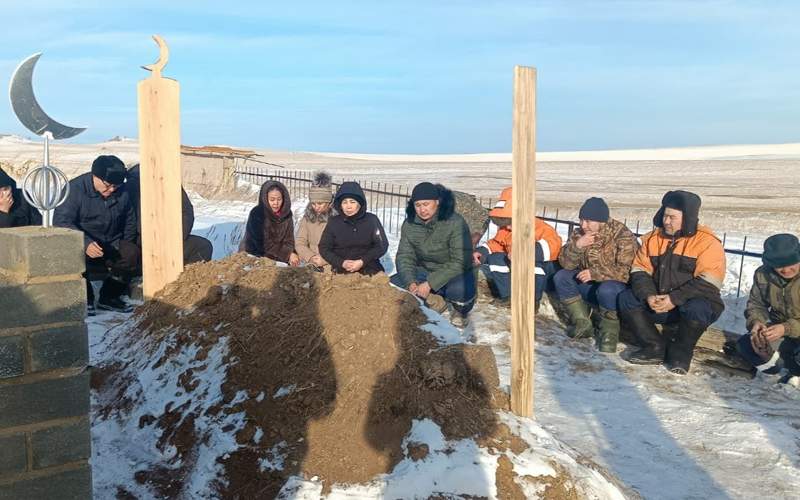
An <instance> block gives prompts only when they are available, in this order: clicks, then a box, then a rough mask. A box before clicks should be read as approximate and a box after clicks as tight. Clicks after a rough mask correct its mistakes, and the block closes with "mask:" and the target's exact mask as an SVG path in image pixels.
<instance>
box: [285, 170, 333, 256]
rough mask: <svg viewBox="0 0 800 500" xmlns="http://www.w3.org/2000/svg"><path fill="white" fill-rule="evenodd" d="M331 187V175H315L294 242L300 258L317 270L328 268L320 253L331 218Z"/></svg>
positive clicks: (322, 173) (325, 173)
mask: <svg viewBox="0 0 800 500" xmlns="http://www.w3.org/2000/svg"><path fill="white" fill-rule="evenodd" d="M331 187H332V186H331V176H330V174H328V173H327V172H317V173H316V174H314V180H313V181H312V183H311V188H310V189H309V190H308V205H306V211H305V213H304V214H303V218H302V219H300V225H299V227H298V228H297V237H296V238H295V242H294V244H295V251H296V252H297V255H299V256H300V260H301V261H303V262H304V263H305V264H306V265H310V266H313V267H314V269H317V270H322V269H323V268H325V266H328V263H327V262H326V261H325V259H324V258H322V255H320V253H319V240H320V239H321V238H322V232H323V231H324V230H325V226H327V225H328V219H329V218H330V217H331V202H332V201H333V193H331Z"/></svg>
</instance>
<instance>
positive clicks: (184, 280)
mask: <svg viewBox="0 0 800 500" xmlns="http://www.w3.org/2000/svg"><path fill="white" fill-rule="evenodd" d="M136 318H137V319H136V322H137V324H136V327H135V328H134V329H133V330H132V332H131V335H134V336H140V337H139V341H144V345H148V346H150V350H151V351H152V354H151V355H150V356H151V357H150V358H149V360H148V365H147V369H148V370H150V369H156V368H159V367H164V366H168V365H178V364H180V363H183V362H184V361H181V360H182V359H184V358H185V357H186V353H187V352H190V355H191V360H190V362H188V363H185V365H182V366H180V367H179V368H178V372H177V373H178V376H177V380H176V382H175V384H176V387H175V388H174V389H170V390H174V391H175V396H179V395H180V396H181V397H182V399H179V398H176V399H175V401H170V402H169V403H167V404H165V405H164V406H163V408H159V407H156V405H151V406H153V407H154V410H153V411H151V412H150V413H148V414H147V415H143V416H142V417H140V418H139V422H138V426H139V428H140V429H147V428H152V429H153V431H154V432H156V433H157V435H158V436H159V438H158V444H157V446H158V448H159V450H162V451H163V455H164V459H163V463H162V464H160V465H159V466H156V467H150V468H149V469H147V470H141V471H140V473H139V474H138V475H137V479H138V480H140V482H142V483H145V482H146V484H147V485H148V487H150V488H154V489H155V490H156V491H157V492H158V493H159V494H161V495H164V496H169V497H173V496H176V495H181V494H187V492H188V490H187V489H186V488H187V485H188V484H190V483H191V477H192V474H194V473H195V472H196V470H195V469H197V468H198V467H199V466H200V463H201V462H202V461H203V460H202V459H201V458H199V457H200V456H201V455H202V454H201V453H200V452H199V451H198V450H199V449H200V448H201V447H203V446H208V443H209V441H211V440H213V439H215V437H214V436H210V435H208V434H204V433H203V432H200V430H199V425H198V422H200V421H203V422H206V421H210V420H214V421H225V418H228V417H230V416H232V415H240V416H241V418H239V417H237V418H238V420H236V422H239V423H238V424H234V423H228V424H226V425H225V426H224V427H222V431H223V432H227V433H231V434H232V435H233V436H235V441H236V446H234V447H233V448H232V450H233V451H231V452H230V453H227V454H226V455H224V457H222V458H221V459H219V460H218V462H221V464H222V465H223V467H224V472H223V474H222V477H221V480H220V481H218V484H217V489H218V491H219V494H220V495H221V496H222V497H223V498H271V497H274V496H275V495H277V493H278V492H279V491H280V489H281V488H282V487H283V485H284V484H285V483H286V481H287V479H288V478H289V477H291V476H294V475H300V476H304V477H309V478H310V477H314V476H317V477H318V478H320V479H322V480H323V481H324V484H325V487H326V488H329V487H330V486H331V485H332V484H335V483H361V482H366V481H369V480H371V479H372V478H374V477H375V476H376V475H378V474H381V473H385V472H390V471H391V470H392V469H393V467H394V466H395V465H396V464H397V463H398V462H400V460H402V459H403V458H404V457H405V454H406V453H407V452H408V450H404V449H403V446H402V442H403V438H404V436H406V434H407V433H408V432H409V430H410V429H411V426H412V421H413V420H415V419H416V420H419V419H426V418H427V419H430V420H432V421H433V422H435V423H436V424H438V425H439V426H440V427H441V429H442V432H443V434H444V436H445V437H446V438H447V439H461V438H468V437H476V438H487V439H488V437H489V436H492V435H493V434H495V433H496V430H497V428H498V425H497V420H496V418H497V412H496V410H499V409H506V408H507V407H508V400H507V395H506V394H505V393H504V392H502V391H500V390H498V389H497V387H498V376H497V368H496V366H495V359H494V355H493V354H492V352H491V350H490V349H489V348H488V347H481V346H472V345H465V344H460V343H448V342H446V341H443V340H442V339H437V338H436V337H435V336H434V335H432V334H431V332H429V331H426V329H424V328H423V325H425V324H426V323H427V318H426V316H425V314H424V313H423V312H422V311H421V310H420V306H419V304H418V302H417V300H416V299H415V298H413V297H412V296H411V295H409V294H407V293H404V292H402V291H400V290H398V289H396V288H394V287H392V286H390V285H389V282H388V278H387V277H386V276H384V275H380V276H375V277H364V276H360V275H352V276H342V275H330V274H322V273H316V272H313V271H311V270H310V269H307V268H286V267H276V266H275V265H274V263H272V262H271V261H269V260H266V259H257V258H253V257H250V256H246V255H243V254H237V255H234V256H231V257H229V258H226V259H224V260H221V261H214V262H210V263H204V264H196V265H192V266H189V267H187V269H186V271H185V272H184V273H183V274H182V275H181V277H180V279H179V280H178V281H176V282H174V283H172V284H171V285H169V286H168V287H167V288H166V289H165V290H164V291H163V292H162V293H160V294H159V295H158V296H157V297H156V299H155V300H153V301H151V302H148V303H147V304H145V305H144V306H142V307H140V308H139V309H138V310H137V312H136ZM222 344H225V345H227V351H226V354H225V356H224V358H222V362H221V364H220V365H219V366H224V367H226V369H227V372H226V374H225V377H224V381H223V382H222V394H221V397H220V399H219V401H216V402H214V404H213V405H211V406H209V405H203V404H197V401H198V400H199V399H202V398H209V397H210V396H208V394H209V393H208V389H207V388H206V387H207V385H208V384H206V383H204V380H205V378H207V375H208V374H207V373H206V372H207V371H209V370H211V369H212V367H213V366H215V365H214V362H213V359H214V358H215V356H217V354H216V353H217V351H218V348H219V346H220V345H222ZM189 348H191V350H190V351H187V349H189ZM142 366H145V364H144V363H143V364H142ZM100 368H101V369H100V370H98V373H102V377H97V379H96V381H95V390H97V391H98V392H100V393H104V392H106V393H109V394H114V395H115V396H113V397H111V398H110V399H109V400H108V401H107V406H112V407H114V409H113V410H109V408H108V407H106V408H102V409H101V413H102V414H104V415H105V416H106V417H107V416H108V415H109V414H112V413H113V411H126V410H127V409H128V408H129V407H130V404H131V403H130V401H126V399H130V398H132V397H133V398H135V397H136V396H135V394H134V396H124V395H123V393H124V392H125V391H126V390H127V389H125V387H127V386H129V385H130V384H132V383H134V381H132V380H126V379H125V377H128V378H131V377H132V375H131V372H132V370H130V369H128V370H126V369H125V365H124V363H121V362H120V361H119V360H116V361H114V364H112V363H111V362H109V365H108V366H106V367H100ZM136 377H137V378H139V379H141V378H142V377H143V375H136ZM121 388H122V389H121ZM127 392H128V393H130V392H131V391H130V390H127ZM100 399H101V400H102V399H103V398H100ZM209 404H210V403H209ZM213 465H214V464H211V465H208V467H211V466H213Z"/></svg>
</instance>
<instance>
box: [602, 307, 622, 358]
mask: <svg viewBox="0 0 800 500" xmlns="http://www.w3.org/2000/svg"><path fill="white" fill-rule="evenodd" d="M617 342H619V318H618V317H617V311H613V310H610V309H605V308H603V307H601V308H600V320H599V321H598V323H597V349H598V350H599V351H600V352H610V353H614V352H617Z"/></svg>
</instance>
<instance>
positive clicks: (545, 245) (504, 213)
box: [473, 187, 561, 309]
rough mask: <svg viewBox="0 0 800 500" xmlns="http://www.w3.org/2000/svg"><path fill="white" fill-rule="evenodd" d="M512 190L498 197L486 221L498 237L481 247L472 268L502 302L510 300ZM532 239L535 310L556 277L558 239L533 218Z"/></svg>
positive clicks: (545, 224) (538, 219)
mask: <svg viewBox="0 0 800 500" xmlns="http://www.w3.org/2000/svg"><path fill="white" fill-rule="evenodd" d="M511 195H512V190H511V188H510V187H509V188H505V189H504V190H503V192H502V193H500V198H499V199H498V200H497V203H496V204H495V206H494V208H493V209H492V210H491V211H490V212H489V217H490V218H491V220H492V222H493V223H494V224H495V225H496V226H497V228H498V229H497V233H495V235H494V237H493V238H491V239H490V240H488V241H487V242H486V243H484V244H482V245H480V246H479V247H478V249H477V250H476V251H475V253H474V254H473V259H474V263H475V265H479V266H480V268H481V271H482V272H483V274H484V275H485V276H486V280H487V281H488V282H489V288H490V290H491V291H492V295H493V296H494V297H496V298H497V299H499V300H500V301H502V302H508V300H509V298H510V297H511V235H512V232H511V215H512V209H511ZM534 233H535V234H534V238H535V239H536V250H535V254H536V255H535V259H536V297H535V299H536V308H537V309H538V308H539V303H540V302H541V300H542V296H543V294H544V292H545V290H547V289H548V288H549V287H551V286H552V278H553V275H555V273H556V270H557V269H556V266H557V264H558V254H559V253H560V252H561V236H559V235H558V233H557V232H556V230H555V229H553V227H552V226H551V225H550V224H548V223H546V222H545V221H543V220H542V219H540V218H538V217H536V218H535V226H534Z"/></svg>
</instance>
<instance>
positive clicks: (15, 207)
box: [0, 168, 42, 228]
mask: <svg viewBox="0 0 800 500" xmlns="http://www.w3.org/2000/svg"><path fill="white" fill-rule="evenodd" d="M41 225H42V214H40V213H39V211H38V210H37V209H36V208H35V207H33V206H31V205H30V204H29V203H28V202H27V200H25V197H24V196H23V195H22V190H21V189H19V188H17V182H16V181H15V180H14V179H12V178H11V176H9V175H8V174H7V173H5V172H4V171H3V169H2V168H0V228H5V227H21V226H41Z"/></svg>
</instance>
